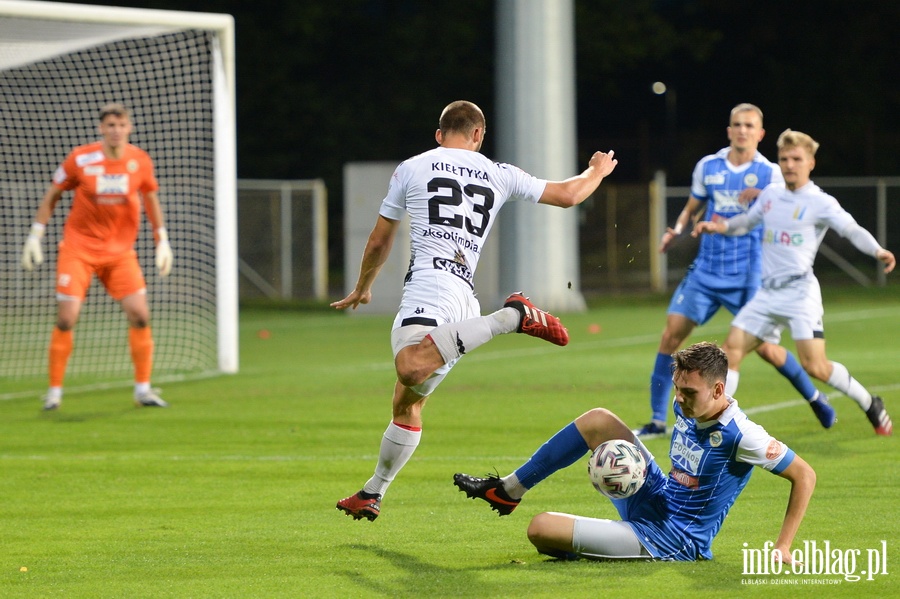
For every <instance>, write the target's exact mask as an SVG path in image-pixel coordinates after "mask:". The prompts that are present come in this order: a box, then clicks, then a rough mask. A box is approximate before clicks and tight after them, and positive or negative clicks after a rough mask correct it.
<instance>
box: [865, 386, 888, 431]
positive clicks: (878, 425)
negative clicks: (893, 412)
mask: <svg viewBox="0 0 900 599" xmlns="http://www.w3.org/2000/svg"><path fill="white" fill-rule="evenodd" d="M866 418H868V419H869V422H871V423H872V426H873V427H875V434H876V435H883V436H885V437H889V436H891V433H893V432H894V423H893V422H891V417H890V415H888V413H887V410H886V409H884V401H882V399H881V398H880V397H878V396H877V395H873V396H872V405H871V406H869V409H868V410H866Z"/></svg>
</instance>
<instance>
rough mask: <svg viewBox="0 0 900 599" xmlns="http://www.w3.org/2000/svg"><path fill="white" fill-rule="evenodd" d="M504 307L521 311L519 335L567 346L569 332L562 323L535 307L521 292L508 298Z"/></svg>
mask: <svg viewBox="0 0 900 599" xmlns="http://www.w3.org/2000/svg"><path fill="white" fill-rule="evenodd" d="M503 307H504V308H515V309H516V310H518V311H519V314H520V319H519V327H518V328H517V329H516V332H517V333H525V334H526V335H531V336H532V337H538V338H540V339H543V340H544V341H549V342H550V343H554V344H556V345H566V344H567V343H568V342H569V331H567V330H566V327H564V326H563V324H562V322H560V320H559V319H558V318H557V317H555V316H553V315H552V314H550V313H549V312H544V311H543V310H541V309H539V308H537V307H535V305H534V304H532V303H531V300H529V299H528V298H527V297H525V296H524V295H522V292H521V291H519V292H516V293H513V294H512V295H510V296H509V297H508V298H506V301H505V302H504V303H503Z"/></svg>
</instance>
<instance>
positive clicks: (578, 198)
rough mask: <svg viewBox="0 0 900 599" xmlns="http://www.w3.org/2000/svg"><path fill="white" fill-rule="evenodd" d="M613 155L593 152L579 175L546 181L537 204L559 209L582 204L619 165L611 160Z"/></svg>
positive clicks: (613, 153) (616, 161)
mask: <svg viewBox="0 0 900 599" xmlns="http://www.w3.org/2000/svg"><path fill="white" fill-rule="evenodd" d="M614 155H615V152H613V151H612V150H610V151H609V154H605V153H603V152H594V155H593V156H591V161H590V162H589V163H588V167H587V168H586V169H585V170H584V172H582V173H581V174H580V175H576V176H574V177H569V178H568V179H566V180H565V181H548V182H547V186H546V187H545V188H544V193H543V194H542V195H541V199H540V200H538V202H539V203H541V204H549V205H551V206H559V207H560V208H571V207H572V206H577V205H578V204H580V203H582V202H583V201H585V200H586V199H587V198H588V197H589V196H590V195H591V194H592V193H594V191H595V190H596V189H597V187H599V186H600V182H601V181H603V178H604V177H606V176H607V175H608V174H610V173H611V172H613V169H614V168H616V165H617V164H619V161H618V160H616V159H615V158H613V156H614Z"/></svg>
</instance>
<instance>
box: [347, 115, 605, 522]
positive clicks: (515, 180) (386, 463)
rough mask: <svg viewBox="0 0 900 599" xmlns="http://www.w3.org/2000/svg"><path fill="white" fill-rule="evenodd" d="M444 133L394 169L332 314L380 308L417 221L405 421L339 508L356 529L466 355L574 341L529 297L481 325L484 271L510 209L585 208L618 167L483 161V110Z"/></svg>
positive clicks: (403, 363)
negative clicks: (523, 340)
mask: <svg viewBox="0 0 900 599" xmlns="http://www.w3.org/2000/svg"><path fill="white" fill-rule="evenodd" d="M439 124H440V128H439V129H438V130H437V131H436V132H435V141H437V143H438V146H437V147H436V148H432V149H431V150H428V151H427V152H423V153H422V154H419V155H417V156H413V157H411V158H409V159H408V160H405V161H404V162H403V163H401V164H400V165H399V166H398V167H397V168H396V169H395V170H394V173H393V175H392V176H391V183H390V186H389V187H388V192H387V195H386V196H385V198H384V200H383V201H382V203H381V207H380V208H379V211H378V217H377V219H376V221H375V227H374V228H373V229H372V232H371V233H370V234H369V239H368V241H367V242H366V247H365V250H364V251H363V257H362V261H361V264H360V269H359V278H358V279H357V282H356V286H355V287H354V289H353V290H352V291H351V292H350V294H349V295H347V297H345V298H344V299H342V300H339V301H336V302H334V303H333V304H331V305H332V307H334V308H336V309H338V310H347V309H354V310H355V309H356V308H357V307H358V306H360V305H362V304H367V303H369V301H370V300H371V298H372V284H373V283H374V282H375V277H377V276H378V272H379V271H380V270H381V267H382V266H383V265H384V262H385V261H386V260H387V258H388V255H389V254H390V251H391V246H392V245H393V242H394V238H395V237H396V235H397V231H398V230H399V228H400V223H401V221H402V220H403V219H404V218H406V217H407V216H408V218H409V229H410V255H411V256H412V259H411V260H410V264H409V270H408V271H407V273H406V281H405V282H404V285H403V296H402V298H401V300H400V308H399V310H398V312H397V316H396V317H395V318H394V325H393V328H392V330H391V345H392V347H393V350H394V368H395V370H396V373H397V381H396V383H395V384H394V394H393V400H392V401H393V409H392V416H393V417H392V419H391V422H390V423H389V424H388V427H387V429H386V430H385V432H384V435H383V436H382V439H381V446H380V449H379V452H378V460H377V462H376V464H375V471H374V472H373V474H372V476H371V477H370V478H369V480H367V481H366V482H365V484H364V485H363V488H362V489H361V490H360V491H359V492H357V493H354V494H353V495H350V496H349V497H345V498H343V499H341V500H340V501H338V502H337V509H339V510H341V511H343V512H344V513H345V514H347V515H349V516H352V517H353V518H354V519H355V520H359V519H362V518H366V519H367V520H369V521H372V520H374V519H375V518H377V517H378V515H379V514H380V513H381V500H382V498H383V497H384V494H385V492H386V491H387V489H388V487H389V486H390V485H391V482H392V481H393V480H394V478H395V477H396V476H397V474H398V473H399V472H400V470H401V469H402V468H403V466H404V465H405V464H406V463H407V462H408V461H409V459H410V458H411V457H412V455H413V453H414V452H415V451H416V447H418V445H419V441H420V439H421V437H422V409H423V408H424V407H425V402H426V401H427V400H428V397H429V396H430V395H431V393H432V392H433V391H434V390H435V389H436V388H437V386H438V385H439V384H440V383H441V381H443V380H444V377H446V376H447V374H448V373H449V372H450V369H452V368H453V366H454V365H455V364H456V363H457V362H458V361H459V360H460V359H461V358H462V357H463V356H464V355H465V354H467V353H469V352H472V351H473V350H475V349H476V348H477V347H479V346H481V345H483V344H485V343H487V342H488V341H490V340H491V339H493V338H494V336H496V335H503V334H506V333H524V334H526V335H531V336H533V337H538V338H540V339H544V340H546V341H549V342H551V343H554V344H556V345H566V343H568V342H569V334H568V332H567V331H566V328H565V327H564V326H563V325H562V323H561V322H560V321H559V319H558V318H556V317H555V316H553V315H552V314H549V313H547V312H544V311H543V310H541V309H539V308H537V307H535V306H534V305H533V304H532V303H531V302H530V301H529V299H528V298H527V297H525V296H523V295H521V294H520V293H514V294H512V295H510V296H509V297H508V298H507V299H506V302H505V303H504V306H503V307H502V308H501V309H499V310H497V311H496V312H494V313H492V314H488V315H485V316H481V306H480V305H479V302H478V299H477V298H476V297H475V287H474V278H475V269H476V268H477V266H478V261H479V259H480V257H481V249H482V247H483V245H484V243H485V242H486V241H487V238H488V236H489V234H490V232H491V228H492V227H493V226H494V223H495V222H496V221H497V216H498V214H499V212H500V208H502V207H503V205H504V204H505V203H506V202H508V201H524V202H530V203H532V204H538V203H540V204H546V205H550V206H557V207H559V208H570V207H572V206H577V205H578V204H580V203H581V202H583V201H584V200H586V199H587V198H588V196H590V195H591V194H592V193H594V190H596V189H597V186H599V185H600V182H601V181H602V180H603V179H604V178H605V177H606V176H607V175H609V174H610V173H611V172H612V171H613V169H615V168H616V164H618V161H617V160H616V159H615V158H614V153H613V152H611V151H610V152H609V153H605V152H594V154H593V155H592V156H591V159H590V161H589V162H588V167H587V168H586V169H585V170H583V171H582V172H581V173H580V174H578V175H575V176H573V177H569V178H568V179H565V180H563V181H547V180H544V179H538V178H536V177H534V176H532V175H529V174H528V173H526V172H525V171H523V170H521V169H519V168H517V167H515V166H513V165H511V164H502V163H496V162H493V161H491V160H490V159H488V158H487V157H486V156H484V155H483V154H481V152H480V150H481V144H482V142H483V141H484V135H485V119H484V113H482V111H481V109H480V108H478V106H476V105H475V104H473V103H472V102H467V101H463V100H460V101H456V102H452V103H451V104H449V105H447V107H446V108H444V111H443V112H442V113H441V117H440V120H439Z"/></svg>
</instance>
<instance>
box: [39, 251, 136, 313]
mask: <svg viewBox="0 0 900 599" xmlns="http://www.w3.org/2000/svg"><path fill="white" fill-rule="evenodd" d="M93 275H97V278H98V279H100V282H101V283H103V286H104V287H105V288H106V292H107V293H108V294H109V295H110V296H111V297H112V298H113V299H114V300H116V301H121V300H122V299H123V298H125V297H128V296H129V295H131V294H132V293H137V292H139V291H142V290H144V289H145V288H146V286H147V284H146V283H145V282H144V274H143V273H142V272H141V267H140V265H139V264H138V259H137V252H135V251H134V250H130V251H128V252H125V253H124V254H122V255H121V256H116V257H115V258H106V259H104V260H95V259H92V258H91V256H90V255H88V254H86V253H84V252H79V251H77V250H73V249H69V248H67V247H66V245H65V243H60V244H59V256H58V258H57V260H56V296H57V299H65V298H74V299H77V300H81V301H83V300H84V298H85V297H87V292H88V288H89V287H90V286H91V277H93Z"/></svg>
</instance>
